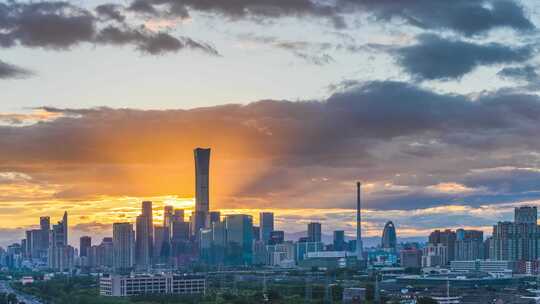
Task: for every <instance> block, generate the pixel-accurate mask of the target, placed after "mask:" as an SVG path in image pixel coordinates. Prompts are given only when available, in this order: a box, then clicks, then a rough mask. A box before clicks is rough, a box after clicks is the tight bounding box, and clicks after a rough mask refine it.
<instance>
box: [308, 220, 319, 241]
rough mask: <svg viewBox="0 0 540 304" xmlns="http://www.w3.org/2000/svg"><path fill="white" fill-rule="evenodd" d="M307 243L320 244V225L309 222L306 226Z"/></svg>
mask: <svg viewBox="0 0 540 304" xmlns="http://www.w3.org/2000/svg"><path fill="white" fill-rule="evenodd" d="M307 228H308V232H307V238H308V242H320V241H321V239H322V228H321V223H316V222H311V223H309V224H308V227H307Z"/></svg>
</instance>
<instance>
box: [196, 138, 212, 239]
mask: <svg viewBox="0 0 540 304" xmlns="http://www.w3.org/2000/svg"><path fill="white" fill-rule="evenodd" d="M194 156H195V212H194V216H193V229H194V231H193V234H197V233H198V231H199V229H201V228H204V225H205V221H206V215H207V214H208V211H209V210H210V194H209V187H210V149H203V148H196V149H195V150H194Z"/></svg>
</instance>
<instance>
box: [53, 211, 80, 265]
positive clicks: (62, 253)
mask: <svg viewBox="0 0 540 304" xmlns="http://www.w3.org/2000/svg"><path fill="white" fill-rule="evenodd" d="M73 253H74V250H73V248H72V247H71V246H69V245H68V214H67V211H66V212H64V216H63V217H62V220H61V221H59V222H58V224H56V225H53V227H52V230H51V232H50V238H49V253H48V265H49V268H51V269H54V270H60V271H63V270H65V269H70V268H71V267H72V266H73Z"/></svg>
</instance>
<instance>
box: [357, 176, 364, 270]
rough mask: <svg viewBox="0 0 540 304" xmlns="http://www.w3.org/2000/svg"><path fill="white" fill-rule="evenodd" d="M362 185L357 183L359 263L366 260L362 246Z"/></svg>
mask: <svg viewBox="0 0 540 304" xmlns="http://www.w3.org/2000/svg"><path fill="white" fill-rule="evenodd" d="M361 187H362V184H361V183H360V182H356V257H357V259H358V260H359V261H361V260H363V259H364V255H363V251H364V248H363V247H364V246H363V244H362V202H361V200H360V188H361Z"/></svg>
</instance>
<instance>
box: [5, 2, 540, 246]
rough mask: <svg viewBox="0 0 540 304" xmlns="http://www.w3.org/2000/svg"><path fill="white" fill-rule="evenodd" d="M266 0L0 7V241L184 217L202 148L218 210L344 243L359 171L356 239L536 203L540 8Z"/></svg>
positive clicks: (412, 233) (477, 225)
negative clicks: (47, 221) (208, 154)
mask: <svg viewBox="0 0 540 304" xmlns="http://www.w3.org/2000/svg"><path fill="white" fill-rule="evenodd" d="M263 2H264V3H265V5H262V6H261V5H260V2H259V1H258V0H245V1H238V2H233V3H229V2H226V1H217V0H208V1H204V3H205V5H201V4H200V3H201V2H200V1H196V0H195V1H194V0H181V1H172V0H165V1H156V0H139V1H131V0H129V1H119V0H110V1H109V0H92V1H84V2H81V1H79V2H73V1H68V2H65V3H61V4H58V3H55V2H52V1H47V0H45V1H38V2H30V1H25V0H22V1H9V3H2V4H0V12H8V13H7V14H1V13H0V33H2V34H3V35H2V36H1V38H0V40H1V42H0V44H1V46H0V47H1V48H2V57H1V58H0V92H2V93H1V94H0V99H1V100H2V103H1V104H0V146H1V147H2V149H1V151H0V244H2V245H6V244H9V243H11V242H13V241H16V240H18V239H20V238H21V237H22V236H23V235H24V233H25V231H26V230H30V229H32V228H36V227H37V223H36V221H35V219H36V218H38V217H39V216H41V215H44V214H47V215H49V216H51V217H54V218H56V217H61V216H62V214H63V212H64V211H65V210H69V213H70V224H71V226H72V227H73V233H72V234H71V235H72V239H70V242H73V241H74V239H73V238H75V239H76V237H77V236H80V235H85V234H92V235H107V234H110V229H111V228H110V225H111V224H112V223H113V222H118V221H130V222H132V223H135V218H136V216H138V215H139V214H140V212H139V210H138V208H139V204H140V202H142V201H153V202H154V204H155V208H156V210H158V209H160V208H161V207H163V205H173V206H174V207H182V208H183V209H186V212H187V214H190V212H191V211H192V210H193V208H194V205H195V199H194V197H195V192H196V191H195V189H196V187H195V183H196V179H195V178H194V177H193V171H194V168H193V157H194V155H193V149H194V148H195V147H210V148H212V169H211V175H212V178H210V181H209V183H210V185H209V189H210V192H209V193H208V196H209V198H210V203H211V206H212V209H213V210H220V211H222V214H234V213H244V214H250V215H252V216H253V217H254V219H255V221H257V218H258V216H257V215H258V214H259V213H260V212H264V211H271V212H273V213H274V214H275V215H276V227H278V228H279V229H283V230H286V231H290V232H301V231H304V230H305V228H304V225H305V224H306V223H308V222H310V221H320V222H324V223H325V225H324V226H323V230H324V231H326V233H325V234H326V235H330V234H331V233H332V231H333V230H344V231H345V233H346V234H347V235H348V236H351V235H354V233H355V232H354V229H355V214H354V208H355V207H354V206H355V196H354V195H351V192H350V187H351V184H354V182H356V181H357V180H360V181H361V182H362V183H363V189H362V194H363V199H362V207H363V211H364V212H363V215H365V216H364V219H363V225H362V232H363V234H364V235H365V236H366V237H373V236H375V235H378V234H379V231H380V230H381V229H382V227H384V224H385V223H386V222H387V221H388V220H391V221H392V222H393V223H395V224H396V229H397V232H398V237H403V236H406V237H418V236H423V235H426V234H427V232H429V231H431V230H433V229H442V228H446V227H453V228H460V227H465V228H470V229H476V230H482V231H484V233H486V234H488V233H490V229H491V228H490V227H491V225H492V223H493V222H494V221H500V220H508V219H511V218H512V212H513V208H514V207H516V206H520V205H535V206H539V205H540V185H539V183H538V180H540V154H539V153H538V151H540V145H539V143H538V141H537V140H536V134H538V133H540V128H539V126H540V97H539V95H538V92H539V87H538V82H539V81H540V76H539V75H540V72H539V70H538V68H537V65H538V63H539V62H540V55H539V47H538V45H537V43H536V40H538V37H539V30H538V28H539V26H540V13H539V12H540V10H539V9H540V6H539V5H538V3H537V1H532V0H522V1H520V0H508V1H492V0H478V1H469V0H458V1H424V0H415V1H412V3H408V4H402V3H399V4H398V3H394V2H395V1H369V0H358V1H350V0H329V1H316V0H294V1H292V0H291V1H275V0H267V1H263ZM141 3H143V4H146V5H144V6H141ZM38 17H39V18H40V19H39V20H40V26H34V25H35V23H34V22H33V20H36V18H38ZM470 20H474V22H469V21H470ZM2 21H6V22H2ZM48 26H50V27H48ZM29 88H31V89H29ZM160 212H161V209H160ZM162 217H163V214H159V215H155V218H154V219H153V220H154V221H155V222H156V223H161V221H162ZM70 237H71V236H70Z"/></svg>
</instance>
